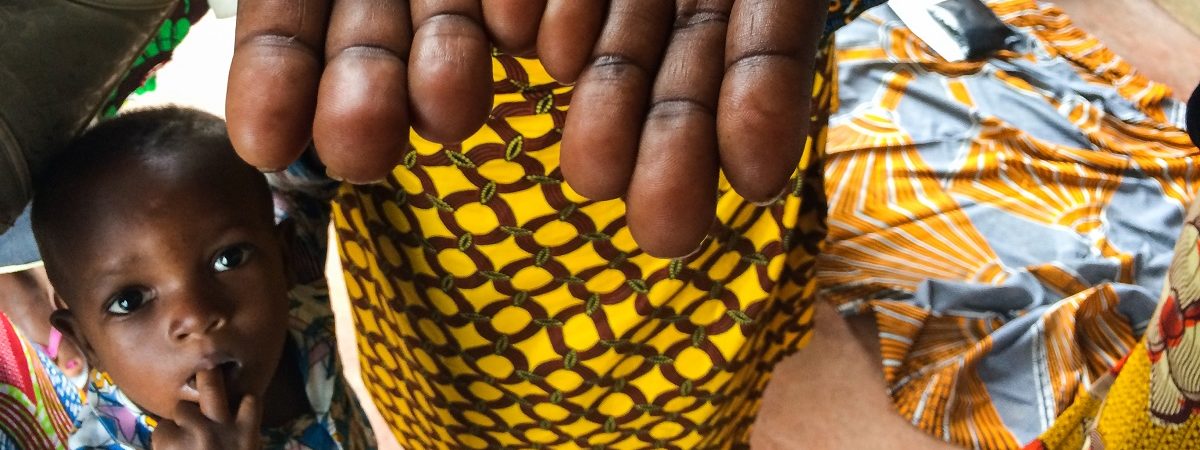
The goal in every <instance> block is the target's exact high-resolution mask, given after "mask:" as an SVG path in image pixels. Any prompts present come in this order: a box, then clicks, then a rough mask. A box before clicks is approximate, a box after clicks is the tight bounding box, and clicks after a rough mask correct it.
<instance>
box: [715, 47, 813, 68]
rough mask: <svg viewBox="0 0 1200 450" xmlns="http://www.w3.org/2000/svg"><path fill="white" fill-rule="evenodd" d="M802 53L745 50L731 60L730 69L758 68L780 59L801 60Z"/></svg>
mask: <svg viewBox="0 0 1200 450" xmlns="http://www.w3.org/2000/svg"><path fill="white" fill-rule="evenodd" d="M800 60H801V58H800V55H798V54H795V53H791V52H781V51H773V50H751V51H747V52H743V53H741V54H739V55H737V56H735V57H734V58H733V59H731V60H730V61H729V64H728V66H727V67H728V70H734V69H743V70H744V69H757V68H760V67H764V66H766V65H768V64H772V63H775V62H779V61H788V62H791V61H800Z"/></svg>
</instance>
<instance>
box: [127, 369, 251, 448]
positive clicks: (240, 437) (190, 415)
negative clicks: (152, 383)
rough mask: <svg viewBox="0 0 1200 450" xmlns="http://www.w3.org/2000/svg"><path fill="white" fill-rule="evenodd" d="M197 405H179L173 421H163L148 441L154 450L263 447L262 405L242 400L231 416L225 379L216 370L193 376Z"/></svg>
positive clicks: (185, 403)
mask: <svg viewBox="0 0 1200 450" xmlns="http://www.w3.org/2000/svg"><path fill="white" fill-rule="evenodd" d="M196 390H197V391H199V392H200V404H199V405H197V404H195V403H192V402H186V401H185V402H179V405H178V406H176V407H175V421H174V422H172V421H169V420H164V421H162V422H161V423H159V425H158V428H156V429H155V430H154V434H153V436H152V437H151V442H152V443H153V447H154V449H155V450H164V449H188V450H193V449H220V450H257V449H260V448H262V438H261V437H259V427H260V424H261V422H262V404H261V403H259V401H258V399H256V398H254V397H253V396H250V395H247V396H245V397H242V401H241V404H240V405H238V410H237V415H236V417H235V416H231V411H230V410H229V402H228V401H227V400H226V398H225V377H224V376H222V374H221V371H220V370H218V369H212V370H207V371H204V372H200V373H197V374H196Z"/></svg>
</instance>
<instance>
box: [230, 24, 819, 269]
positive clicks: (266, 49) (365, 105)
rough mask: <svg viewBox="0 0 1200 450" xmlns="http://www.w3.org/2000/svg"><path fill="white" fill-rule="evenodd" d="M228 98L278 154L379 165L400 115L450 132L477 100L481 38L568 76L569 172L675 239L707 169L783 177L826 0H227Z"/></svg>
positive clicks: (702, 192)
mask: <svg viewBox="0 0 1200 450" xmlns="http://www.w3.org/2000/svg"><path fill="white" fill-rule="evenodd" d="M240 3H241V4H240V9H239V12H238V14H239V18H238V24H237V38H236V49H235V53H234V59H233V66H232V67H231V69H230V76H229V81H230V82H229V97H228V101H227V104H226V113H227V116H228V119H229V131H230V135H231V138H232V139H233V143H234V147H235V148H237V150H238V152H239V154H241V155H242V157H243V158H244V159H246V161H247V162H249V163H250V164H253V165H254V166H256V167H259V168H260V169H265V170H277V169H282V168H283V167H286V166H287V165H288V164H289V163H290V162H292V161H293V160H295V159H296V158H297V156H298V155H299V154H300V152H301V151H302V150H303V148H304V146H305V145H306V144H307V142H308V141H309V139H310V137H311V138H312V139H313V140H314V141H315V143H316V146H317V149H318V152H319V155H320V157H321V160H322V161H323V162H324V163H325V165H326V166H327V167H328V169H329V172H330V174H331V175H332V176H335V177H338V178H342V179H345V180H348V181H351V182H369V181H374V180H378V179H382V178H384V177H385V176H387V174H388V173H389V172H390V171H391V169H392V167H393V166H394V165H395V164H396V163H397V162H398V161H399V160H400V158H401V156H402V155H403V153H404V152H405V150H406V148H407V145H408V130H409V126H411V127H413V128H414V129H416V131H417V133H419V134H421V135H422V136H424V137H426V138H428V139H431V140H434V141H439V142H457V141H461V140H463V139H465V138H467V137H469V136H470V135H471V134H472V133H474V132H475V131H476V130H478V129H479V127H480V126H481V125H482V124H483V122H484V121H485V120H486V119H487V117H488V114H489V113H490V109H491V103H492V91H491V83H492V79H491V76H492V73H491V60H490V58H489V49H490V47H491V45H492V44H493V43H494V44H495V46H496V47H498V48H500V49H502V50H504V51H507V52H510V53H513V54H518V55H533V54H536V55H538V56H539V57H540V58H541V59H542V61H543V63H544V64H545V66H546V68H547V70H548V71H549V72H550V73H551V74H552V75H553V76H555V77H556V78H558V79H559V80H560V81H562V82H567V83H569V82H576V83H577V88H576V92H575V94H574V97H573V100H572V106H571V112H570V113H569V114H568V116H567V122H566V126H565V129H564V131H563V132H564V136H563V142H562V169H563V174H564V176H565V178H566V179H567V182H568V183H569V184H570V185H571V186H572V187H573V188H574V189H576V190H577V191H578V192H579V193H581V194H583V195H585V196H588V197H590V198H593V199H610V198H617V197H625V198H626V200H627V202H628V210H629V214H628V218H629V226H630V228H631V230H632V231H633V234H634V238H635V239H636V240H637V241H638V243H639V244H640V245H641V246H642V247H643V248H644V249H645V250H646V251H647V252H649V253H650V254H653V255H658V256H681V255H684V254H686V253H688V252H690V251H692V250H693V249H695V247H696V246H697V245H699V243H700V242H701V240H702V239H703V238H704V236H705V235H706V234H707V232H708V230H709V228H710V226H711V224H712V220H713V216H714V211H715V205H716V186H717V170H718V168H721V169H724V171H725V174H726V176H727V177H728V179H729V181H730V182H731V184H732V185H733V188H734V189H735V190H736V191H737V192H739V193H740V194H742V195H743V196H744V197H746V198H747V199H750V200H753V201H760V202H761V201H769V200H771V199H773V198H775V197H776V196H778V195H779V194H780V193H781V192H782V191H783V190H784V189H785V187H786V184H787V180H788V178H789V176H790V175H791V174H792V172H793V170H794V169H795V168H796V165H797V163H798V161H799V159H800V156H801V154H802V153H803V147H804V142H805V139H806V137H807V134H808V125H809V104H810V101H811V99H810V97H811V84H812V73H813V60H814V56H815V53H816V51H817V42H818V40H819V39H820V36H821V33H822V30H823V27H824V17H825V13H826V7H827V2H826V0H677V1H670V0H611V1H609V0H407V1H406V0H337V1H336V2H334V1H332V0H307V1H300V2H298V1H294V0H242V1H241V2H240Z"/></svg>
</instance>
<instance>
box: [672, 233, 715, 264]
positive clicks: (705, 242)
mask: <svg viewBox="0 0 1200 450" xmlns="http://www.w3.org/2000/svg"><path fill="white" fill-rule="evenodd" d="M709 239H710V237H709V236H705V237H704V240H702V241H700V245H698V246H696V249H695V250H692V251H691V252H690V253H688V254H686V255H683V256H680V257H679V258H676V259H679V260H683V261H686V260H689V259H692V257H694V256H696V255H699V254H701V253H704V249H705V248H708V241H709Z"/></svg>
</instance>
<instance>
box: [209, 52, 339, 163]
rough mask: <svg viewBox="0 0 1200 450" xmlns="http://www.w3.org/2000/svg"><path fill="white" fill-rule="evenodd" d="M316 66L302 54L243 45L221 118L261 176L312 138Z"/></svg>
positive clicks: (294, 155) (231, 73) (288, 159)
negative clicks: (223, 114) (261, 173)
mask: <svg viewBox="0 0 1200 450" xmlns="http://www.w3.org/2000/svg"><path fill="white" fill-rule="evenodd" d="M319 73H320V66H319V64H318V63H317V61H316V59H315V58H314V57H313V56H312V55H311V54H310V53H307V52H306V51H303V50H300V49H297V48H294V47H288V46H286V45H284V46H281V45H275V44H274V43H271V44H264V45H261V46H255V45H253V44H247V46H246V47H245V48H243V49H241V50H240V51H239V52H237V53H236V54H235V55H234V61H233V66H232V68H231V69H230V71H229V93H228V96H227V99H226V102H225V115H226V118H227V129H228V132H229V139H230V142H231V144H233V148H234V150H236V151H237V153H238V155H239V156H241V157H242V159H243V160H245V161H246V162H247V163H248V164H250V165H252V166H254V167H257V168H259V170H263V171H274V170H282V168H285V167H287V166H288V165H289V164H291V162H292V161H295V160H296V158H298V157H299V156H300V154H301V153H302V152H303V151H304V148H305V146H307V145H308V142H309V140H310V139H311V136H312V117H313V112H314V109H315V106H316V91H317V79H318V76H319Z"/></svg>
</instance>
